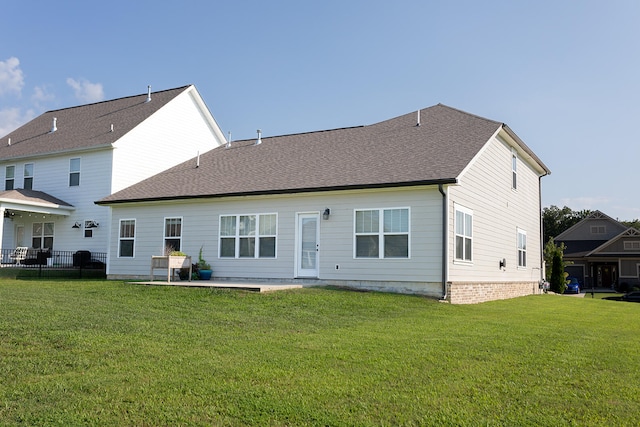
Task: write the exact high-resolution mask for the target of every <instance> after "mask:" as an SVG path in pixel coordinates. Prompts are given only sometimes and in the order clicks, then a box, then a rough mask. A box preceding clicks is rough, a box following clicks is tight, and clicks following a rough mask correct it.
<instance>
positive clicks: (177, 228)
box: [164, 218, 182, 252]
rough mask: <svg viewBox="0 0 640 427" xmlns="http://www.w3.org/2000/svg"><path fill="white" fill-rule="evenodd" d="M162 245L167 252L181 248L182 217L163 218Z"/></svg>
mask: <svg viewBox="0 0 640 427" xmlns="http://www.w3.org/2000/svg"><path fill="white" fill-rule="evenodd" d="M164 247H165V249H166V251H168V252H171V251H180V250H182V218H165V219H164Z"/></svg>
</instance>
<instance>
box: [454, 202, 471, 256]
mask: <svg viewBox="0 0 640 427" xmlns="http://www.w3.org/2000/svg"><path fill="white" fill-rule="evenodd" d="M455 211H456V217H455V235H456V238H455V259H456V260H458V261H468V262H471V261H473V211H472V210H470V209H467V208H464V207H462V206H456V207H455Z"/></svg>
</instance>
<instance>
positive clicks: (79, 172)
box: [67, 157, 82, 187]
mask: <svg viewBox="0 0 640 427" xmlns="http://www.w3.org/2000/svg"><path fill="white" fill-rule="evenodd" d="M76 159H77V160H78V170H77V171H76V170H71V161H72V160H76ZM74 173H77V174H78V185H71V174H74ZM68 178H69V180H68V182H67V186H68V187H80V183H81V178H82V158H81V157H71V158H69V175H68Z"/></svg>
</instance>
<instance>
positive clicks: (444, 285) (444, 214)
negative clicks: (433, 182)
mask: <svg viewBox="0 0 640 427" xmlns="http://www.w3.org/2000/svg"><path fill="white" fill-rule="evenodd" d="M438 191H440V194H442V298H441V300H443V301H444V300H446V299H447V265H448V255H449V253H448V249H447V211H448V209H447V194H446V193H445V192H444V189H443V186H442V184H438Z"/></svg>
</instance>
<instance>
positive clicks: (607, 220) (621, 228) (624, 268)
mask: <svg viewBox="0 0 640 427" xmlns="http://www.w3.org/2000/svg"><path fill="white" fill-rule="evenodd" d="M554 240H555V242H556V244H557V245H560V244H564V245H565V252H564V259H565V261H567V265H566V267H565V271H566V272H567V273H568V275H569V276H572V277H576V278H577V279H578V281H579V282H580V284H581V287H582V289H587V290H588V289H592V288H595V289H598V288H607V289H615V290H618V291H627V290H630V289H632V288H633V287H640V231H638V230H636V229H635V228H627V227H626V226H625V225H624V224H622V223H620V222H618V221H616V220H615V219H613V218H611V217H609V216H607V215H605V214H603V213H602V212H600V211H595V212H593V213H592V214H591V215H589V216H588V217H587V218H585V219H583V220H582V221H580V222H579V223H577V224H576V225H574V226H573V227H571V228H570V229H568V230H566V231H565V232H563V233H561V234H560V235H558V236H557V237H556V238H555V239H554Z"/></svg>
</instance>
